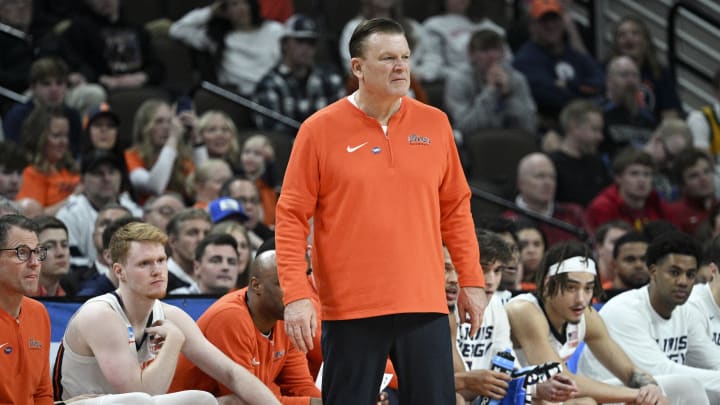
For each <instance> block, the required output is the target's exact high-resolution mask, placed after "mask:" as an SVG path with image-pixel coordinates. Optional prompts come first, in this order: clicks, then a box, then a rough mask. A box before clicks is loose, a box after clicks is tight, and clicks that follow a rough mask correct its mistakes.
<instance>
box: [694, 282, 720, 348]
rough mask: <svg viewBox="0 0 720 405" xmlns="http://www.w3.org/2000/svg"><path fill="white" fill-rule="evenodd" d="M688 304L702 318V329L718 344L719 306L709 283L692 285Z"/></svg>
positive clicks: (719, 328) (719, 334) (719, 331)
mask: <svg viewBox="0 0 720 405" xmlns="http://www.w3.org/2000/svg"><path fill="white" fill-rule="evenodd" d="M688 305H689V307H690V308H691V309H692V310H694V311H696V312H695V314H696V315H697V316H698V317H699V318H700V319H702V326H703V329H705V330H706V331H707V334H708V336H709V337H710V340H711V341H712V342H713V343H715V345H716V346H720V306H718V303H717V302H716V301H715V298H714V297H713V294H712V290H711V289H710V283H707V284H698V285H696V286H695V287H693V291H692V294H690V298H689V299H688Z"/></svg>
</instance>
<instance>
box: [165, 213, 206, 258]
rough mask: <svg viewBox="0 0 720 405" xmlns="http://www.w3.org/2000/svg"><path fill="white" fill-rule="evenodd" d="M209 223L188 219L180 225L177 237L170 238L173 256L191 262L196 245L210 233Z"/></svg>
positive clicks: (202, 220)
mask: <svg viewBox="0 0 720 405" xmlns="http://www.w3.org/2000/svg"><path fill="white" fill-rule="evenodd" d="M210 226H211V225H210V222H208V221H206V220H204V219H188V220H187V221H184V222H183V223H181V224H180V230H179V232H178V235H177V236H170V240H171V242H170V247H171V248H172V251H173V256H176V255H177V256H179V257H180V258H181V259H183V260H185V261H188V262H192V261H193V259H194V257H193V256H195V248H196V247H197V244H198V243H199V242H200V241H201V240H203V239H204V238H205V237H206V236H207V234H208V232H210Z"/></svg>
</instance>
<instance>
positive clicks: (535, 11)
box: [530, 0, 563, 20]
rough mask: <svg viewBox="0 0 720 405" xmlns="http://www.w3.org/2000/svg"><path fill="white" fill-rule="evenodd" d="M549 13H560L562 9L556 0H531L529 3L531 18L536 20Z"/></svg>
mask: <svg viewBox="0 0 720 405" xmlns="http://www.w3.org/2000/svg"><path fill="white" fill-rule="evenodd" d="M549 13H555V14H558V15H562V13H563V9H562V6H561V5H560V2H559V1H558V0H533V2H532V4H531V5H530V15H531V16H532V18H534V19H536V20H537V19H539V18H540V17H542V16H544V15H545V14H549Z"/></svg>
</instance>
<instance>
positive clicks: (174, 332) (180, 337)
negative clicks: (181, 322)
mask: <svg viewBox="0 0 720 405" xmlns="http://www.w3.org/2000/svg"><path fill="white" fill-rule="evenodd" d="M145 333H146V334H149V335H148V338H149V340H150V344H151V345H152V346H153V347H155V349H156V350H157V351H160V349H162V347H163V346H164V345H165V344H166V343H172V344H177V345H178V346H179V347H182V345H183V344H184V343H185V335H184V334H183V332H182V331H181V330H180V328H178V327H177V326H176V325H175V324H174V323H172V322H171V321H169V320H167V319H164V320H157V321H155V322H153V324H152V326H151V327H149V328H145Z"/></svg>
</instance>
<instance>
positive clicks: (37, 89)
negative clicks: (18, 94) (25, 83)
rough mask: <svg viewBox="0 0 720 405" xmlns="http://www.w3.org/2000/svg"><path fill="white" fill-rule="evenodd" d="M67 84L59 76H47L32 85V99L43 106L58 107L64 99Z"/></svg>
mask: <svg viewBox="0 0 720 405" xmlns="http://www.w3.org/2000/svg"><path fill="white" fill-rule="evenodd" d="M66 90H67V84H65V79H64V78H61V77H47V78H44V79H42V80H39V81H37V82H35V83H33V85H32V92H33V99H34V100H35V101H36V102H37V103H38V104H40V105H42V106H45V107H59V106H61V105H62V104H63V102H64V100H65V91H66Z"/></svg>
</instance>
